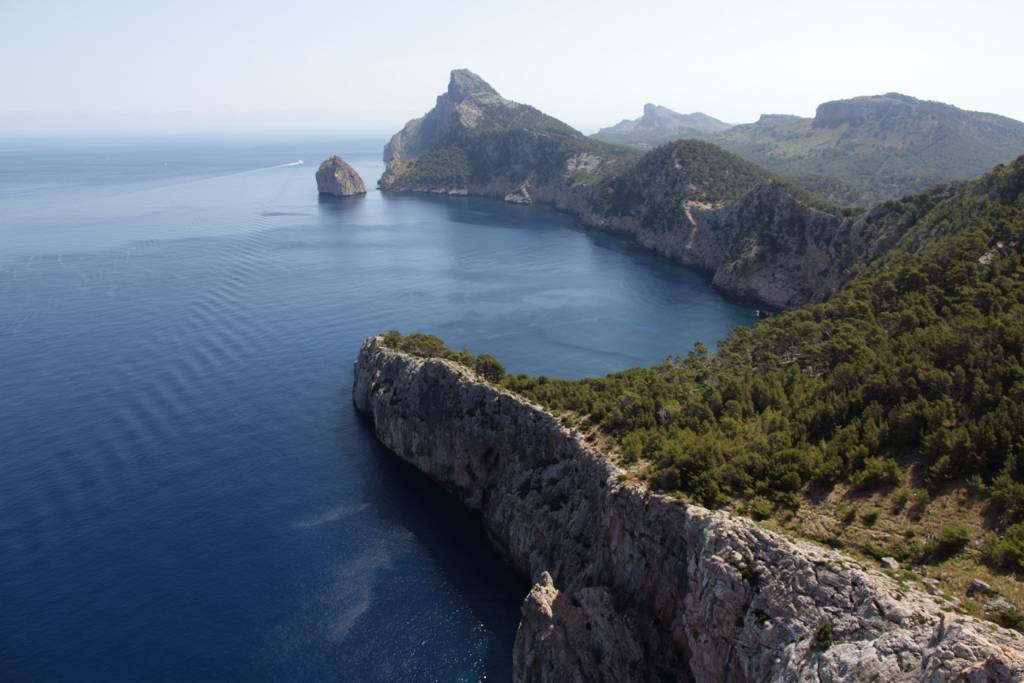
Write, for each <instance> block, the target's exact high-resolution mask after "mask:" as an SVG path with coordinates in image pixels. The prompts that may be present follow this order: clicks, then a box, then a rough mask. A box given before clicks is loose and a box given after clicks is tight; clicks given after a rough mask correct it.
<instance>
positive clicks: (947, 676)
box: [353, 338, 1024, 683]
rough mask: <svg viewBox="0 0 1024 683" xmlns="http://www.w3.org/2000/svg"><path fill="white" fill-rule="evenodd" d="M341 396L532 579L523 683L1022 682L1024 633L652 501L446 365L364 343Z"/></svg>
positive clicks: (838, 561)
mask: <svg viewBox="0 0 1024 683" xmlns="http://www.w3.org/2000/svg"><path fill="white" fill-rule="evenodd" d="M353 399H354V402H355V405H356V407H357V409H358V410H360V411H361V412H362V413H364V414H365V415H367V416H368V418H369V419H370V420H371V421H372V423H373V426H374V429H375V431H376V434H377V436H378V437H379V438H380V440H381V441H382V442H383V443H384V444H385V445H386V446H388V447H389V448H390V449H391V450H393V451H394V452H395V453H397V454H398V455H399V456H400V457H402V458H403V459H405V460H407V461H408V462H410V463H412V464H413V465H414V466H416V467H418V468H419V469H421V470H422V471H424V472H425V473H427V474H428V475H429V476H431V477H432V478H433V479H434V480H436V481H437V482H438V483H439V484H441V485H442V486H444V487H445V488H447V489H448V490H449V491H451V492H452V494H453V495H456V496H457V497H458V498H459V499H460V500H461V501H463V502H464V503H465V504H466V505H467V506H468V507H470V508H472V509H474V510H478V511H479V512H480V514H481V515H482V518H483V522H484V524H485V526H486V529H487V531H488V533H489V535H490V537H491V539H492V541H493V542H494V544H495V545H496V546H497V547H498V548H499V549H500V550H501V551H502V552H503V553H504V554H505V555H506V557H507V558H508V561H509V562H511V563H512V564H513V565H514V566H515V567H516V568H517V569H519V570H520V571H522V572H523V573H525V574H528V575H530V576H531V577H532V578H533V580H534V581H535V585H534V588H533V590H531V592H530V594H529V595H528V596H527V598H526V600H525V602H524V605H523V614H522V622H521V624H520V627H519V633H518V636H517V639H516V645H515V651H514V666H515V675H516V678H517V680H520V681H566V680H573V681H583V680H606V681H653V680H683V681H707V682H709V683H710V682H712V681H762V680H800V681H805V680H806V681H826V680H894V681H947V680H971V681H1015V680H1021V677H1022V676H1024V638H1022V637H1021V636H1019V635H1018V634H1015V633H1013V632H1011V631H1007V630H1004V629H1000V628H997V627H994V626H992V625H990V624H986V623H982V622H979V621H977V620H975V619H972V618H968V617H962V616H957V615H954V614H950V613H946V612H943V610H942V607H941V605H940V604H938V603H937V602H936V601H935V600H934V599H932V598H931V597H929V596H926V595H921V594H917V593H914V592H910V593H904V592H901V590H900V588H899V587H898V586H896V585H895V584H894V583H893V582H892V581H891V580H890V579H888V578H886V577H885V576H883V575H882V574H879V573H877V572H874V571H869V570H866V569H864V568H863V567H861V566H860V565H858V564H857V563H856V562H855V561H853V560H851V559H849V558H847V557H844V556H843V555H841V554H839V553H837V552H834V551H828V550H823V549H820V548H818V547H816V546H812V545H810V544H806V543H801V542H796V541H790V540H787V539H785V538H783V537H781V536H779V535H777V534H774V533H770V532H767V531H765V530H763V529H761V528H759V527H758V526H756V525H754V524H753V523H751V522H748V521H746V520H742V519H737V518H733V517H730V516H729V515H727V514H725V513H720V512H711V511H708V510H705V509H703V508H700V507H696V506H687V505H683V504H681V503H678V502H675V501H673V500H670V499H668V498H665V497H663V496H659V495H656V494H652V493H650V492H649V491H647V490H645V489H643V488H641V487H640V486H638V485H636V484H633V483H631V482H630V481H629V478H628V477H627V475H626V474H625V473H624V472H623V471H622V470H620V469H618V468H617V467H616V466H615V465H613V464H611V463H610V462H609V461H607V460H606V459H605V458H604V457H602V455H601V453H600V452H598V451H597V450H596V449H595V448H593V447H592V446H590V445H589V444H587V443H586V442H585V441H583V440H582V439H581V438H580V437H579V436H578V435H577V434H576V433H574V432H572V431H570V430H567V429H565V428H563V427H562V426H561V425H560V424H559V422H558V421H557V419H556V418H554V417H553V416H552V415H550V414H548V413H546V412H545V411H543V410H542V409H541V408H539V407H538V406H535V405H532V404H530V403H528V402H527V401H525V400H524V399H522V398H521V397H518V396H516V395H514V394H512V393H510V392H507V391H504V390H501V389H499V388H496V387H493V386H491V385H488V384H486V383H482V382H480V381H478V380H477V379H476V378H475V377H474V376H473V375H472V374H471V373H470V372H469V371H468V370H466V369H465V368H462V367H460V366H458V365H455V364H452V363H450V362H448V361H443V360H439V359H422V358H417V357H413V356H409V355H406V354H403V353H400V352H396V351H393V350H390V349H387V348H385V347H383V345H382V343H381V341H380V339H378V338H371V339H369V340H367V341H366V343H365V344H364V345H363V347H362V349H361V350H360V353H359V357H358V360H357V361H356V365H355V382H354V386H353ZM829 626H830V627H831V636H827V635H826V631H827V630H828V627H829Z"/></svg>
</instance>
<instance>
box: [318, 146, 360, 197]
mask: <svg viewBox="0 0 1024 683" xmlns="http://www.w3.org/2000/svg"><path fill="white" fill-rule="evenodd" d="M316 189H317V191H318V192H319V193H320V194H326V195H332V196H334V197H350V196H352V195H360V194H366V185H364V184H363V179H362V178H360V177H359V174H358V173H356V170H355V169H354V168H352V167H351V166H349V165H348V163H346V161H345V160H344V159H342V158H341V157H339V156H338V155H337V154H335V155H334V156H332V157H331V158H329V159H326V160H324V162H323V163H322V164H320V168H319V169H317V172H316Z"/></svg>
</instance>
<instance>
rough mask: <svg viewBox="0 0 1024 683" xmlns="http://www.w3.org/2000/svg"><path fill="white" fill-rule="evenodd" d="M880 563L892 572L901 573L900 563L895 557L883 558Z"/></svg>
mask: <svg viewBox="0 0 1024 683" xmlns="http://www.w3.org/2000/svg"><path fill="white" fill-rule="evenodd" d="M879 563H880V564H881V565H882V566H883V567H885V568H886V569H889V570H892V571H899V568H900V563H899V562H897V561H896V558H895V557H883V558H882V559H881V560H879Z"/></svg>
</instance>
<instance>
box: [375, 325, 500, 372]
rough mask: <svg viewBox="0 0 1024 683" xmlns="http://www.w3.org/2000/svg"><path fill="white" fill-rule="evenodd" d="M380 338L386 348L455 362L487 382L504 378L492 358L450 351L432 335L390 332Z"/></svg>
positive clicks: (488, 355) (490, 356)
mask: <svg viewBox="0 0 1024 683" xmlns="http://www.w3.org/2000/svg"><path fill="white" fill-rule="evenodd" d="M382 338H383V340H384V345H385V346H387V347H388V348H392V349H396V350H398V351H404V352H405V353H411V354H412V355H414V356H420V357H422V358H443V359H445V360H450V361H455V362H456V363H459V364H461V365H464V366H466V367H467V368H470V369H472V370H474V371H475V372H476V373H477V374H478V375H479V376H480V377H481V378H483V379H485V380H487V381H488V382H494V383H495V384H497V383H499V382H501V381H502V380H503V379H504V378H505V368H504V366H502V364H501V363H499V362H498V360H497V359H496V358H495V357H494V356H492V355H490V354H487V353H482V354H480V355H479V356H474V355H473V354H472V353H470V352H469V351H452V350H451V349H449V348H448V347H447V346H445V345H444V342H443V341H441V339H440V338H438V337H435V336H434V335H432V334H422V333H420V332H414V333H412V334H408V335H405V336H403V335H402V333H400V332H399V331H398V330H390V331H388V332H386V333H385V334H384V335H383V337H382Z"/></svg>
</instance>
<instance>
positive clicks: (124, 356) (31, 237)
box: [0, 137, 753, 681]
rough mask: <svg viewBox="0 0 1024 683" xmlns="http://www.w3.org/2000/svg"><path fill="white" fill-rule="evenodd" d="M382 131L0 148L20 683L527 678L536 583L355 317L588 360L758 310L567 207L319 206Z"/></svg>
mask: <svg viewBox="0 0 1024 683" xmlns="http://www.w3.org/2000/svg"><path fill="white" fill-rule="evenodd" d="M381 143H382V141H379V140H370V141H359V140H345V139H312V138H299V137H294V138H291V139H285V138H281V139H268V138H264V139H259V140H242V139H229V140H212V139H185V138H166V139H159V140H147V141H140V140H134V141H133V140H120V141H116V140H98V139H88V140H74V139H68V140H49V141H41V140H35V141H25V140H13V139H11V140H0V680H4V681H119V680H124V681H139V680H178V681H181V680H246V681H253V680H300V681H301V680H308V681H314V680H345V681H376V680H410V681H434V680H436V681H475V680H480V679H487V680H505V679H507V678H508V677H509V674H510V664H511V661H510V660H511V645H512V640H513V638H514V635H515V628H516V623H517V621H518V610H519V604H520V601H521V600H522V598H523V596H524V595H525V592H526V590H527V588H528V586H527V585H526V582H525V581H524V580H522V579H521V578H518V577H516V576H514V575H513V574H511V573H510V572H509V571H508V570H507V569H506V568H504V566H503V565H502V564H501V562H500V560H499V558H498V557H497V555H496V554H495V553H494V552H493V551H492V550H491V549H490V548H489V547H488V546H487V543H486V541H485V539H484V537H483V534H482V531H481V529H480V527H479V524H478V522H477V521H476V520H475V519H474V518H473V517H472V516H471V515H470V514H468V513H467V512H465V511H464V510H462V509H461V508H460V507H459V506H458V505H456V504H454V503H453V502H451V501H450V500H449V499H448V498H447V497H445V496H444V495H443V494H442V493H440V492H439V491H438V490H437V489H435V488H434V487H433V486H431V485H430V484H429V482H427V481H426V480H425V479H424V478H423V477H421V476H419V475H418V474H417V473H416V472H413V471H411V469H410V468H408V467H406V466H404V465H403V464H402V463H400V462H399V461H398V460H397V458H395V457H394V456H391V455H390V454H388V453H387V452H386V451H385V450H384V449H383V448H382V447H380V446H379V445H378V444H377V443H376V442H375V440H374V438H373V435H372V434H371V432H370V431H369V430H368V429H367V427H366V425H365V424H364V423H363V422H362V421H361V420H360V419H358V418H357V416H356V414H355V413H354V411H353V409H352V406H351V402H350V388H351V381H352V372H351V366H352V361H353V360H354V358H355V354H356V351H357V350H358V347H359V344H360V342H361V340H362V339H363V338H364V337H366V336H368V335H370V334H372V333H374V332H378V331H382V330H387V329H390V328H398V329H401V330H403V331H412V330H421V331H428V332H432V333H434V334H437V335H439V336H441V337H443V338H444V339H445V340H446V341H447V342H449V344H450V345H452V346H454V347H457V348H468V349H470V350H471V351H474V352H483V351H487V352H490V353H493V354H494V355H496V356H497V357H498V358H499V359H501V360H502V361H503V362H504V363H505V365H506V366H507V367H508V368H509V369H510V370H511V371H513V372H528V373H546V374H549V375H557V376H565V377H580V376H585V375H595V374H604V373H607V372H610V371H613V370H618V369H622V368H626V367H629V366H632V365H636V364H650V363H654V362H657V361H659V360H661V359H662V358H664V357H665V356H668V355H670V354H673V353H676V352H685V351H686V350H688V349H689V348H691V346H692V345H693V343H694V342H695V341H698V340H701V341H705V342H707V343H709V344H713V342H714V341H715V340H717V339H720V338H721V337H722V336H724V335H725V333H726V332H727V331H728V330H729V329H730V328H732V327H734V326H736V325H738V324H747V323H751V322H752V321H753V312H752V311H751V310H750V309H749V308H747V307H744V306H741V305H738V304H735V303H730V302H727V301H725V300H723V298H722V297H721V296H719V295H718V294H717V293H716V292H714V291H713V290H712V289H711V288H710V287H709V286H708V285H707V284H706V282H705V281H704V280H703V279H702V278H701V277H700V276H699V275H697V274H695V273H693V272H691V271H688V270H685V269H683V268H680V267H677V266H674V265H672V264H669V263H667V262H665V261H663V260H660V259H658V258H657V257H655V256H652V255H651V254H648V253H646V252H644V251H641V250H639V249H637V248H635V247H633V246H631V245H630V244H628V243H626V242H624V241H622V240H620V239H618V238H614V237H610V236H607V235H600V234H593V233H587V232H584V231H582V230H580V229H578V228H577V227H576V226H575V224H574V221H573V220H572V219H571V218H570V217H568V216H565V215H562V214H559V213H556V212H554V211H552V210H550V209H546V208H543V207H522V206H513V205H506V204H503V203H500V202H495V201H490V200H479V199H465V198H435V197H413V196H403V197H385V196H382V195H380V194H379V193H377V192H375V191H372V192H371V193H370V194H369V195H368V196H367V197H365V198H356V199H348V200H343V201H330V202H321V201H318V198H317V194H316V191H315V184H314V179H313V174H314V172H315V170H316V165H317V163H318V162H319V161H320V160H321V159H322V158H324V157H326V156H327V155H328V154H330V153H335V152H337V153H341V154H342V155H343V156H345V157H346V158H347V159H349V160H350V161H351V162H352V163H353V165H354V166H355V167H356V169H357V170H358V171H359V172H360V173H361V174H362V175H363V177H364V179H365V180H366V181H367V184H368V185H373V184H374V182H375V181H376V178H377V177H379V175H380V172H381V171H382V170H383V168H382V164H381V162H380V160H379V159H380V150H381ZM300 159H301V160H305V162H306V163H305V164H302V165H299V164H296V163H293V162H296V161H298V160H300Z"/></svg>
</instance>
